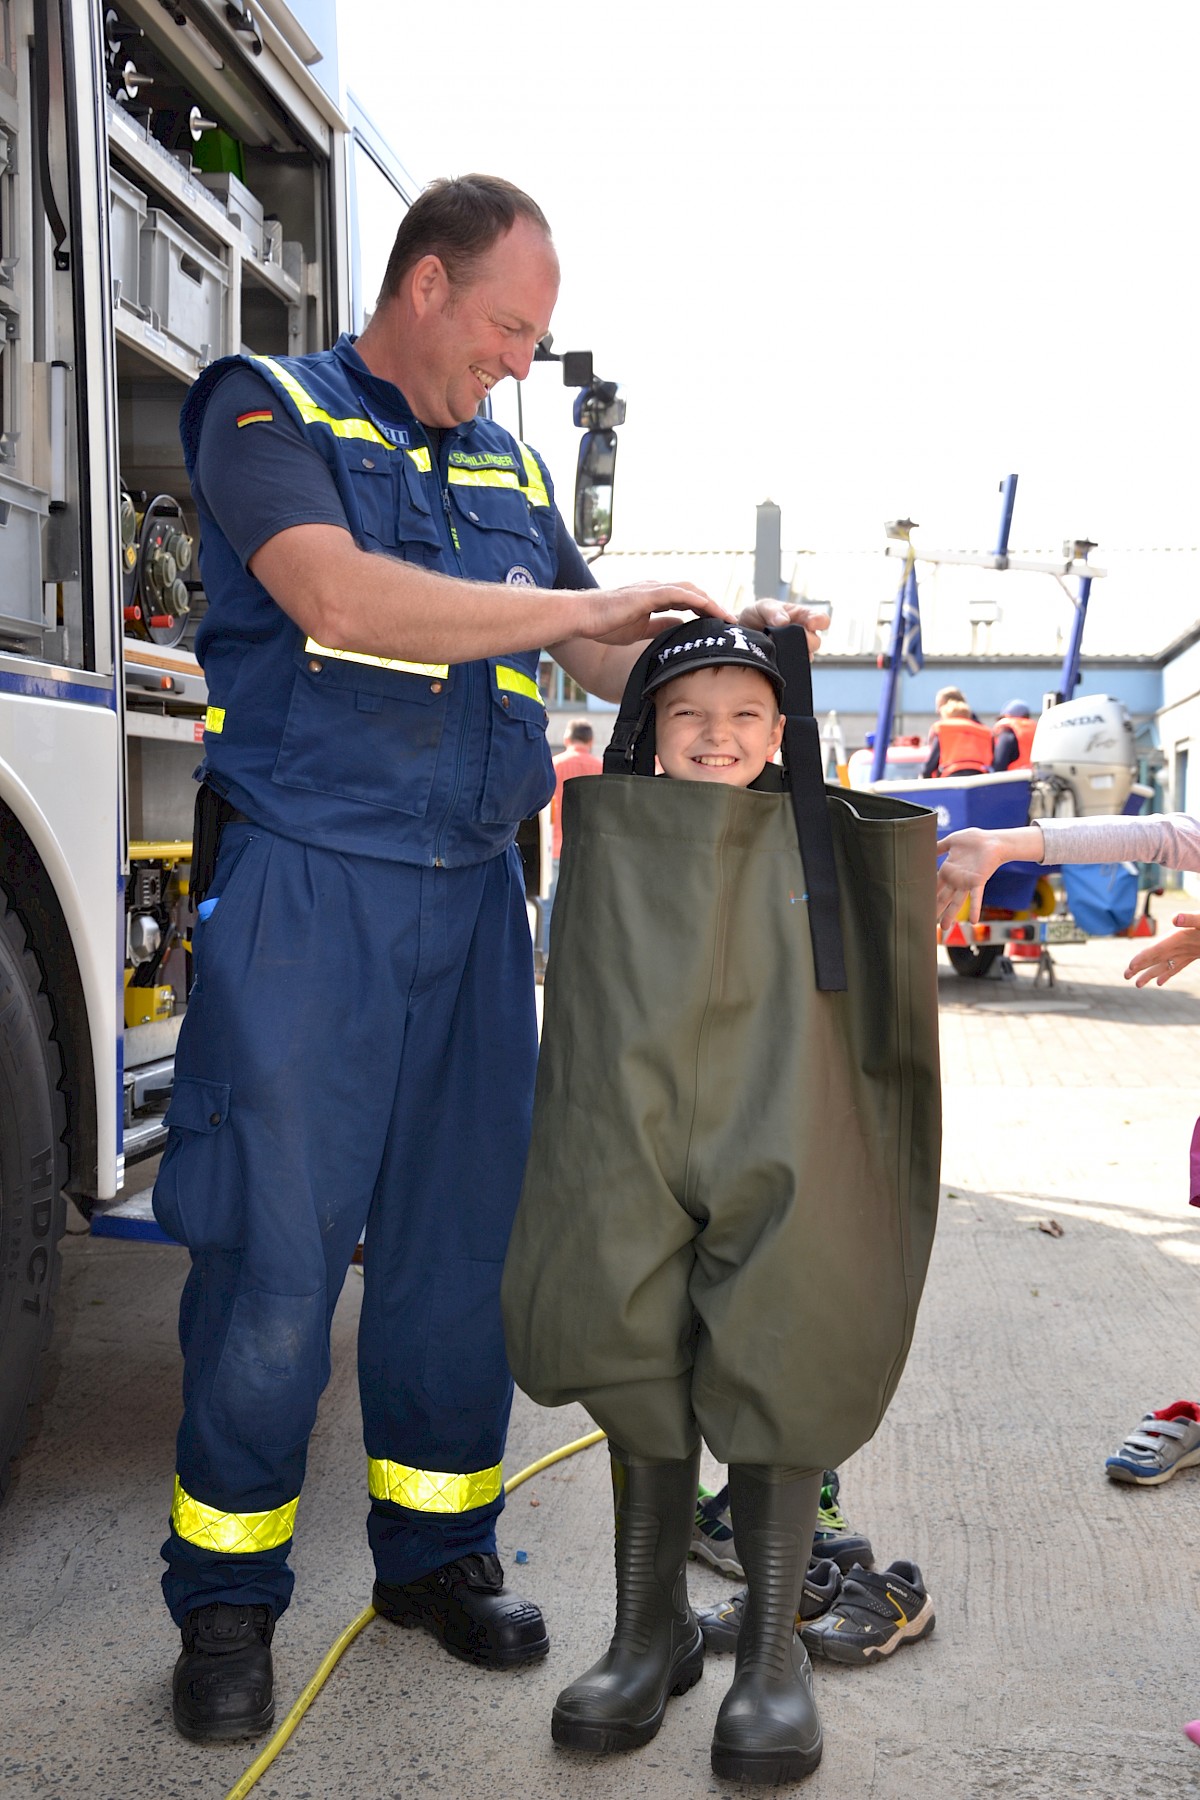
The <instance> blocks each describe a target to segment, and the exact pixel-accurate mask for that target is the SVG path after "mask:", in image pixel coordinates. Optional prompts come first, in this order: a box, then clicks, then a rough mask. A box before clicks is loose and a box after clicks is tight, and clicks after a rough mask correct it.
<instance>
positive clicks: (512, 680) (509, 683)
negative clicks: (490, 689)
mask: <svg viewBox="0 0 1200 1800" xmlns="http://www.w3.org/2000/svg"><path fill="white" fill-rule="evenodd" d="M496 686H497V687H498V688H499V689H500V692H501V693H502V694H524V695H525V697H526V699H529V700H537V701H539V702H540V704H541V705H543V706H544V705H545V704H546V703H545V701H544V700H543V699H542V690H541V688H540V687H539V686H538V684H537V682H536V681H534V680H533V679H532V678H531V677H530V676H528V675H522V673H521V671H520V669H510V668H508V667H507V666H506V664H504V663H497V664H496Z"/></svg>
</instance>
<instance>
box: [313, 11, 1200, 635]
mask: <svg viewBox="0 0 1200 1800" xmlns="http://www.w3.org/2000/svg"><path fill="white" fill-rule="evenodd" d="M341 18H342V26H341V56H342V67H343V75H344V79H345V81H346V84H347V86H348V87H349V88H350V89H351V90H352V91H353V92H354V93H355V94H356V95H357V97H358V98H359V99H360V101H361V102H362V104H363V105H364V107H365V108H366V110H367V111H368V112H369V114H370V115H371V116H372V118H373V119H374V121H375V123H376V124H377V125H378V127H379V128H380V130H381V132H382V134H383V136H384V137H385V139H386V140H387V141H388V142H389V144H390V145H391V147H392V149H393V150H394V151H395V153H396V155H397V156H398V157H399V158H400V160H401V162H403V163H404V164H405V166H406V167H407V168H408V170H409V171H410V172H411V174H412V175H413V176H414V177H415V178H416V180H417V181H418V182H419V183H423V182H424V181H426V180H428V179H430V178H432V177H433V176H435V175H439V174H459V173H464V172H466V171H468V170H470V169H476V168H477V169H483V170H487V171H490V172H493V173H497V174H502V175H505V176H507V177H509V178H510V179H512V180H514V181H516V182H517V183H519V184H520V185H521V186H522V187H525V188H526V189H527V190H528V191H529V192H530V193H532V194H533V195H534V197H535V198H536V199H537V200H538V202H539V204H540V205H541V206H542V208H543V210H544V211H545V212H546V214H547V216H548V217H549V219H550V222H551V225H552V227H553V231H554V236H555V240H556V243H557V245H558V250H559V255H560V259H561V262H562V268H563V284H562V290H561V295H560V300H559V305H558V310H557V312H556V315H555V320H554V337H555V344H556V347H557V348H559V349H575V348H580V349H582V348H590V349H591V350H592V351H593V352H594V355H595V359H596V367H597V370H598V372H599V373H600V374H602V375H604V376H606V377H611V378H614V379H618V380H619V381H620V382H621V387H622V392H623V393H624V395H625V396H626V399H627V402H628V419H627V422H626V424H625V426H624V427H623V429H622V431H621V434H620V449H619V455H618V464H617V491H616V503H615V508H614V539H613V547H614V548H623V549H629V550H649V549H662V548H689V549H705V548H740V547H745V546H748V545H750V544H752V543H753V538H754V516H755V514H754V509H755V506H756V503H757V502H759V501H760V500H763V499H766V498H768V497H769V498H771V499H773V500H775V501H776V502H777V503H778V504H779V506H780V507H781V509H782V514H783V538H784V543H785V546H789V545H805V546H808V547H811V548H817V549H822V548H853V549H868V548H872V547H876V546H878V545H879V544H881V542H882V525H883V521H884V520H885V519H887V518H896V517H902V516H905V515H907V516H909V517H911V518H914V519H916V520H918V521H920V523H921V524H922V527H923V537H924V541H925V542H927V543H932V542H936V543H938V544H941V545H944V546H947V547H949V546H956V547H984V548H990V547H991V545H992V542H993V540H994V537H995V531H996V524H997V520H998V516H999V505H1000V501H999V494H998V491H997V490H998V486H999V482H1000V479H1001V477H1002V476H1003V475H1005V474H1006V473H1007V472H1009V471H1010V470H1011V471H1016V472H1017V473H1018V474H1019V475H1020V488H1019V491H1018V499H1017V508H1016V518H1015V521H1014V528H1013V536H1012V545H1013V548H1014V549H1017V548H1019V547H1021V548H1026V549H1033V548H1048V549H1058V548H1059V547H1060V546H1061V544H1062V542H1063V540H1064V539H1065V538H1070V537H1083V536H1087V537H1091V538H1092V539H1094V540H1096V541H1097V542H1098V543H1099V544H1100V545H1101V547H1102V548H1101V552H1100V553H1098V557H1099V556H1100V555H1101V554H1102V552H1103V550H1104V549H1106V548H1109V549H1115V548H1131V547H1140V546H1170V547H1190V546H1194V545H1196V544H1198V543H1200V521H1198V519H1197V490H1198V484H1200V457H1198V455H1197V450H1196V440H1197V424H1196V421H1197V414H1198V410H1200V409H1198V402H1200V373H1198V361H1197V339H1198V331H1197V307H1196V280H1195V273H1194V270H1195V266H1196V263H1197V256H1196V243H1195V239H1196V235H1197V223H1196V220H1197V210H1196V202H1195V182H1196V174H1197V168H1198V167H1200V159H1198V154H1197V152H1198V149H1200V144H1198V139H1200V123H1198V121H1200V107H1197V105H1196V101H1195V92H1194V82H1195V71H1196V69H1197V67H1198V66H1200V54H1198V53H1200V8H1198V7H1196V6H1195V5H1194V4H1192V3H1191V0H1187V3H1181V0H1161V3H1160V4H1157V5H1155V6H1153V7H1139V8H1133V7H1131V6H1129V5H1128V4H1126V3H1124V0H1122V3H1120V4H1118V3H1116V0H1034V3H1030V0H1009V4H1007V5H1005V6H1002V7H983V6H971V5H964V4H962V0H955V3H954V4H945V3H943V0H910V3H909V4H908V5H906V6H903V7H900V6H896V5H894V4H883V3H880V4H855V3H854V0H842V3H840V4H836V5H835V4H832V3H831V0H823V4H821V5H820V6H813V5H810V4H807V3H806V0H791V3H790V4H786V5H781V4H775V3H774V0H771V3H767V0H743V3H742V4H740V5H737V6H729V5H726V6H711V5H710V6H709V7H705V8H700V7H695V8H691V7H683V6H680V5H670V6H668V5H659V6H655V5H653V4H648V3H647V0H642V4H630V3H629V0H612V3H611V4H607V5H604V6H599V7H594V8H593V7H583V6H578V5H575V4H565V3H564V0H551V4H549V5H548V6H546V7H544V8H542V9H541V10H540V11H537V12H534V13H522V12H521V11H520V10H519V9H518V10H517V11H515V12H514V11H512V10H511V9H502V8H498V7H496V6H495V5H494V3H493V4H486V5H485V4H480V3H479V0H456V4H455V6H454V7H453V8H452V9H446V8H431V7H428V6H421V7H418V6H416V5H414V4H411V3H410V0H342V6H341ZM534 22H536V23H534ZM569 401H570V395H569V394H567V393H564V390H563V389H562V387H561V386H560V385H558V376H557V371H556V370H555V369H554V368H553V366H550V367H545V368H543V367H535V369H534V370H533V371H532V372H531V378H530V381H529V382H528V383H527V384H526V394H525V428H526V436H527V437H528V438H529V439H530V440H531V441H532V442H534V443H536V444H537V445H538V447H539V449H541V450H543V452H544V453H545V454H546V456H547V457H548V458H549V460H550V462H551V467H552V469H553V471H554V472H555V475H556V479H557V482H558V485H559V489H560V492H561V494H562V497H563V500H564V510H568V511H569V496H570V491H571V487H572V484H573V462H574V456H575V446H576V444H577V441H578V438H577V434H576V433H575V432H574V431H573V430H572V428H571V427H570V424H569ZM1197 610H1198V611H1200V607H1198V609H1197Z"/></svg>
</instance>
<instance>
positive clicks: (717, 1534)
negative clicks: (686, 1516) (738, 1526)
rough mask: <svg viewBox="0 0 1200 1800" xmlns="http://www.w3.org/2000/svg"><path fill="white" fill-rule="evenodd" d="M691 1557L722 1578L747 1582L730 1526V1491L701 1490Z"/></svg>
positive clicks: (697, 1504) (703, 1488)
mask: <svg viewBox="0 0 1200 1800" xmlns="http://www.w3.org/2000/svg"><path fill="white" fill-rule="evenodd" d="M688 1554H689V1556H695V1557H698V1558H699V1560H700V1561H701V1562H706V1563H707V1564H708V1565H709V1567H710V1568H713V1569H716V1570H717V1571H718V1572H719V1573H720V1574H722V1575H732V1577H733V1579H734V1580H735V1581H744V1580H745V1571H744V1570H743V1568H742V1565H741V1563H740V1562H739V1561H738V1557H737V1545H736V1544H735V1543H734V1541H733V1526H732V1525H731V1524H730V1522H729V1487H728V1484H727V1485H726V1486H725V1487H723V1488H722V1489H721V1490H720V1492H719V1493H716V1494H710V1493H709V1491H708V1489H707V1488H705V1487H702V1488H701V1489H700V1492H699V1495H698V1496H697V1499H696V1523H695V1525H694V1526H693V1527H692V1545H691V1549H690V1550H689V1552H688Z"/></svg>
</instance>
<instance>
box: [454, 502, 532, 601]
mask: <svg viewBox="0 0 1200 1800" xmlns="http://www.w3.org/2000/svg"><path fill="white" fill-rule="evenodd" d="M448 491H449V494H450V510H451V516H452V517H453V519H454V520H455V523H456V525H457V528H458V538H459V544H460V546H461V551H460V554H461V558H462V563H463V567H464V568H465V570H466V572H467V574H468V575H470V576H473V577H474V578H475V579H476V580H479V581H505V582H508V583H509V584H510V585H512V586H515V587H550V586H552V585H553V582H554V574H555V564H556V560H557V558H556V554H555V548H554V519H553V514H552V513H551V512H549V511H545V510H543V511H539V512H534V511H533V510H532V508H531V507H530V505H529V502H528V500H526V498H525V495H524V494H523V493H522V491H521V490H520V488H503V487H475V486H473V485H469V484H467V483H460V482H455V481H451V483H450V486H449V490H448Z"/></svg>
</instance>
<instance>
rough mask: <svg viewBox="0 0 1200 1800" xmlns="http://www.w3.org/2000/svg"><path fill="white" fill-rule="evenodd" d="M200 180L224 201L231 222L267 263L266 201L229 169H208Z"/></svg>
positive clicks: (257, 254) (261, 259) (222, 203)
mask: <svg viewBox="0 0 1200 1800" xmlns="http://www.w3.org/2000/svg"><path fill="white" fill-rule="evenodd" d="M199 179H200V180H201V181H202V182H203V184H204V186H205V187H206V188H207V189H208V191H209V193H210V194H212V195H214V196H215V198H216V199H218V200H219V201H220V202H221V205H222V206H223V207H224V208H225V211H226V212H227V213H228V214H229V218H230V221H231V223H232V224H234V225H236V226H237V228H238V230H239V231H240V232H242V233H243V234H244V235H245V236H246V237H248V238H249V239H250V242H251V243H252V244H253V246H254V254H255V256H257V257H258V259H259V261H260V262H265V261H266V260H267V254H266V246H265V243H264V241H263V209H262V201H261V200H257V199H256V198H255V196H254V195H253V194H252V193H251V192H250V189H249V188H248V187H247V186H246V184H245V182H244V181H239V180H238V178H237V176H236V175H231V174H229V172H228V171H227V170H225V169H221V170H205V171H204V172H203V173H201V175H200V177H199Z"/></svg>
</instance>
